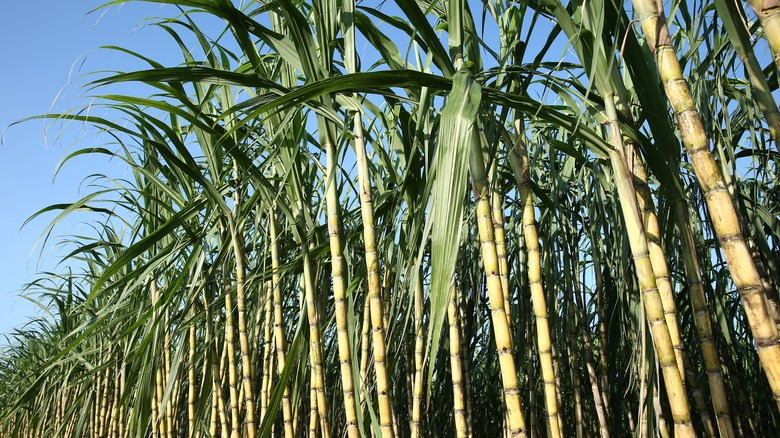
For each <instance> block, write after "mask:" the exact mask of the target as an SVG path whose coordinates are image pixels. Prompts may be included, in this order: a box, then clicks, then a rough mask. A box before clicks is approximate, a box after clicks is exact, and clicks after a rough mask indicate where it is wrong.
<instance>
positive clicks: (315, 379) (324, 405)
mask: <svg viewBox="0 0 780 438" xmlns="http://www.w3.org/2000/svg"><path fill="white" fill-rule="evenodd" d="M300 208H302V206H300V205H299V209H300ZM301 221H302V218H301ZM299 227H300V229H301V230H303V229H304V227H303V224H302V223H301V224H300V225H299ZM301 236H306V234H305V233H303V232H302V233H301ZM301 253H302V254H301V255H302V258H303V289H304V294H305V297H306V314H307V316H308V319H309V349H310V356H311V388H312V391H313V392H315V393H316V402H317V404H316V410H317V411H316V412H317V416H318V417H319V419H320V424H321V428H322V436H323V438H328V437H330V424H329V421H328V401H327V394H326V393H325V367H324V365H323V363H322V341H321V339H322V338H321V336H320V316H319V310H318V309H317V300H316V296H315V294H314V276H313V273H312V269H311V268H312V266H311V264H312V261H311V257H310V255H309V245H308V243H307V242H301ZM334 275H335V274H334Z"/></svg>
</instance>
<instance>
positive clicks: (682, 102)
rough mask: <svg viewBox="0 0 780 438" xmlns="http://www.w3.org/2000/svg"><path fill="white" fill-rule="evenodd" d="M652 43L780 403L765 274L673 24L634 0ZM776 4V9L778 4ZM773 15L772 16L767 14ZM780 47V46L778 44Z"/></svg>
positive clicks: (779, 366)
mask: <svg viewBox="0 0 780 438" xmlns="http://www.w3.org/2000/svg"><path fill="white" fill-rule="evenodd" d="M634 8H635V9H636V13H637V15H638V17H639V20H640V21H641V23H642V30H643V32H644V34H645V38H646V39H647V44H648V46H649V47H650V48H651V49H652V50H653V52H654V56H655V60H656V64H657V65H658V71H659V73H660V76H661V81H662V82H663V84H664V88H665V89H666V95H667V97H668V98H669V102H670V103H671V105H672V108H673V109H674V113H675V115H676V116H677V120H678V123H679V127H680V133H681V134H682V139H683V143H684V144H685V148H686V150H687V152H688V157H689V158H690V160H691V164H692V165H693V170H694V172H695V173H696V177H697V178H698V180H699V184H700V186H701V189H702V192H703V193H704V198H705V200H706V202H707V207H708V209H709V212H710V218H711V220H712V225H713V228H714V229H715V233H716V234H717V236H718V239H719V241H720V246H721V248H722V249H723V253H724V255H725V258H726V262H727V263H728V265H729V270H730V271H731V278H732V280H733V281H734V284H735V285H736V287H737V290H738V291H739V294H740V297H741V298H742V305H743V308H744V309H745V314H746V315H747V319H748V323H749V325H750V329H751V331H752V334H753V339H754V340H755V342H756V346H757V348H758V357H759V359H760V361H761V365H762V366H763V369H764V373H765V374H766V376H767V380H768V381H769V385H770V387H771V389H772V393H773V395H774V398H775V401H776V402H777V403H778V406H780V341H778V332H777V326H776V325H775V323H774V321H773V320H772V318H771V316H770V313H769V308H768V305H767V299H766V294H765V293H764V286H763V283H762V280H761V276H760V274H759V273H758V270H757V269H756V266H755V264H754V263H753V259H752V258H751V255H750V251H749V250H748V247H747V245H746V244H745V239H744V238H743V236H742V230H741V227H740V221H739V218H738V216H737V212H736V209H735V208H734V204H733V203H732V201H731V197H730V195H729V193H728V190H727V189H726V185H725V184H724V180H723V174H722V173H721V171H720V167H719V166H718V164H717V163H716V162H715V159H714V158H713V156H712V153H711V152H710V149H709V140H708V138H707V134H706V133H705V132H704V127H703V125H702V123H701V119H700V117H699V112H698V111H697V110H696V107H695V106H694V103H693V99H692V98H691V94H690V90H689V89H688V84H687V83H686V82H685V79H683V77H682V70H681V68H680V63H679V61H678V59H677V55H676V53H675V51H674V48H673V47H672V44H671V37H670V36H669V35H670V34H669V28H668V27H667V25H666V18H664V16H663V13H662V11H659V9H658V6H657V4H656V3H655V2H654V1H652V0H634ZM772 9H774V8H772ZM775 17H777V14H772V19H771V24H772V25H771V26H769V25H768V24H767V26H769V27H765V28H764V29H765V32H766V34H767V35H769V34H770V33H771V34H774V35H780V31H777V30H775V29H774V26H776V25H778V24H780V23H778V22H777V21H776V20H775ZM767 18H769V17H767ZM778 48H780V46H778Z"/></svg>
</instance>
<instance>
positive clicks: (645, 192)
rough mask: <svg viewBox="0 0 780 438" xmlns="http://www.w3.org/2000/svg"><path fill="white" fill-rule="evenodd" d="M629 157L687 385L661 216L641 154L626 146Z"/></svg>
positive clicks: (665, 311)
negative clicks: (659, 221)
mask: <svg viewBox="0 0 780 438" xmlns="http://www.w3.org/2000/svg"><path fill="white" fill-rule="evenodd" d="M626 155H627V157H628V160H629V162H632V161H633V174H634V189H635V194H636V200H637V204H638V206H639V211H640V212H641V213H642V223H643V225H644V227H645V236H647V248H648V251H649V253H650V263H651V264H652V265H653V272H654V273H655V284H656V286H658V293H659V294H660V295H661V304H663V306H664V316H665V317H666V326H667V327H668V328H669V336H670V337H671V338H672V345H673V346H674V354H675V357H676V358H677V369H678V370H679V372H680V378H681V379H682V381H683V384H685V366H684V361H683V353H684V349H685V348H684V347H683V343H682V338H681V337H680V327H679V325H678V324H677V309H676V305H675V303H674V293H673V292H672V283H671V282H670V281H669V267H668V265H667V263H666V255H665V254H664V250H663V248H662V247H661V229H660V227H659V226H658V216H656V214H655V203H654V202H653V198H652V195H651V193H650V188H649V187H648V186H647V173H646V171H645V166H644V163H643V162H642V158H641V157H640V156H639V154H637V153H635V150H634V144H633V143H631V142H629V143H627V148H626Z"/></svg>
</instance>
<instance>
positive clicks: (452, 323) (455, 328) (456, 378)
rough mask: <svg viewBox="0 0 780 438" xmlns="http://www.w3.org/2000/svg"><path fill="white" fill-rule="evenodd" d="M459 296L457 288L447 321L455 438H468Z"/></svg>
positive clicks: (452, 295)
mask: <svg viewBox="0 0 780 438" xmlns="http://www.w3.org/2000/svg"><path fill="white" fill-rule="evenodd" d="M456 299H457V294H456V292H455V286H453V290H452V292H451V297H450V302H449V305H448V306H447V320H448V321H449V331H450V370H451V371H452V399H453V414H454V415H455V436H457V437H458V438H465V437H467V436H468V426H467V425H466V401H465V396H464V390H463V386H464V385H463V369H462V366H461V357H460V321H459V318H458V305H457V302H456Z"/></svg>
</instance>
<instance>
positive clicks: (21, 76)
mask: <svg viewBox="0 0 780 438" xmlns="http://www.w3.org/2000/svg"><path fill="white" fill-rule="evenodd" d="M102 3H103V2H101V1H95V0H81V1H57V0H44V1H5V2H3V4H2V6H0V44H2V45H1V46H0V47H1V48H2V54H3V65H2V68H0V129H4V130H5V131H4V133H3V142H2V145H0V205H2V212H0V242H1V243H0V335H2V334H5V333H8V332H9V331H10V330H11V329H12V328H13V327H18V326H20V325H22V324H24V323H25V322H26V321H27V320H28V319H29V316H30V315H32V314H33V313H34V312H35V307H36V306H35V305H33V304H32V303H30V302H28V301H27V300H25V299H23V298H21V297H19V292H20V290H21V288H22V286H23V285H24V284H25V283H27V282H29V281H30V280H32V279H33V278H34V274H35V273H36V272H37V271H38V270H47V269H49V270H52V269H54V267H55V264H56V261H57V258H56V254H60V255H63V254H64V251H63V250H62V249H60V250H59V251H58V250H57V248H56V246H55V245H53V244H49V245H48V246H47V248H45V250H44V251H43V253H42V254H41V252H40V248H41V245H40V244H38V245H37V246H36V241H37V240H38V238H39V237H40V235H41V232H42V231H43V230H44V228H45V227H46V225H47V224H48V223H49V221H50V220H51V219H53V218H54V215H53V214H49V215H47V216H44V217H41V218H38V219H36V220H35V221H33V222H31V223H29V224H28V225H26V226H25V227H24V228H23V229H21V230H20V227H21V226H22V224H23V223H24V221H25V220H26V219H27V218H28V217H29V216H30V215H32V214H33V213H34V212H36V211H38V210H39V209H41V208H43V207H45V206H47V205H50V204H54V203H63V202H70V201H73V200H76V199H78V197H80V196H79V195H80V194H82V195H83V194H84V193H83V192H82V191H80V190H79V185H80V184H81V182H82V179H83V178H84V176H85V175H87V174H90V173H94V172H101V170H102V168H105V167H106V164H105V163H101V162H98V161H96V159H92V158H84V159H81V160H80V161H79V162H77V163H75V164H74V165H70V166H66V167H65V169H64V171H63V172H61V173H60V174H59V175H58V176H57V179H56V181H52V177H53V176H54V171H55V169H56V166H57V163H58V162H59V160H60V159H61V158H62V157H63V156H64V155H65V153H66V152H67V151H68V150H70V149H72V148H73V147H74V143H76V142H77V139H78V144H77V145H76V146H78V147H86V146H89V144H88V143H87V142H89V141H93V137H92V136H89V135H84V132H83V131H81V132H80V130H79V129H78V128H77V127H76V129H72V128H73V127H71V129H68V130H67V131H66V132H65V135H64V136H63V137H61V138H59V139H58V138H57V134H58V133H59V132H60V128H59V127H57V126H52V127H50V128H49V130H48V131H47V133H46V135H45V136H44V130H45V128H46V127H47V126H48V123H47V122H45V121H41V120H34V121H31V122H26V123H23V124H20V125H14V126H11V127H8V125H10V124H11V123H13V122H14V121H16V120H19V119H22V118H25V117H29V116H33V115H37V114H43V113H46V112H50V111H55V112H56V111H65V110H67V109H70V108H74V107H76V106H79V105H82V104H84V103H85V102H86V100H85V98H83V96H84V91H83V90H82V89H81V86H82V85H83V84H85V83H86V82H87V81H88V78H86V77H85V74H86V73H89V72H92V71H96V70H107V69H112V70H114V69H116V70H123V69H125V70H127V69H132V68H134V66H133V65H130V64H129V62H130V59H129V58H128V57H127V56H120V55H119V54H117V53H113V52H111V51H107V50H98V48H99V47H100V46H103V45H121V46H123V47H128V48H133V49H135V50H139V51H142V52H143V53H145V54H147V55H150V56H152V57H154V58H156V59H160V60H162V61H163V62H166V61H168V59H166V58H165V57H164V56H163V55H167V56H168V58H170V59H169V60H170V63H171V64H176V63H178V59H175V56H174V55H176V52H177V50H176V48H175V47H173V46H171V45H170V40H169V38H165V37H164V36H163V35H162V33H161V31H159V30H158V29H155V28H150V27H146V28H144V27H143V25H142V20H143V19H144V18H146V17H154V16H171V15H175V11H171V10H170V8H169V7H168V6H161V5H155V4H148V3H130V4H126V5H123V6H122V7H121V8H120V7H113V8H110V9H108V10H101V11H98V12H93V13H89V12H90V11H91V10H92V9H94V8H96V7H98V6H100V5H101V4H102ZM168 49H173V50H168ZM157 55H160V56H157ZM135 67H137V64H135ZM115 91H116V90H115ZM79 96H82V97H79ZM80 137H83V138H80ZM86 232H87V231H86V229H84V228H82V227H80V226H79V225H77V221H75V220H72V221H70V222H67V223H64V224H63V226H62V227H59V228H57V229H55V235H70V234H79V233H86ZM53 240H55V241H56V240H57V239H53ZM34 247H35V250H34V252H32V251H33V248H34ZM4 342H5V341H4V340H3V339H0V344H3V343H4Z"/></svg>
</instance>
